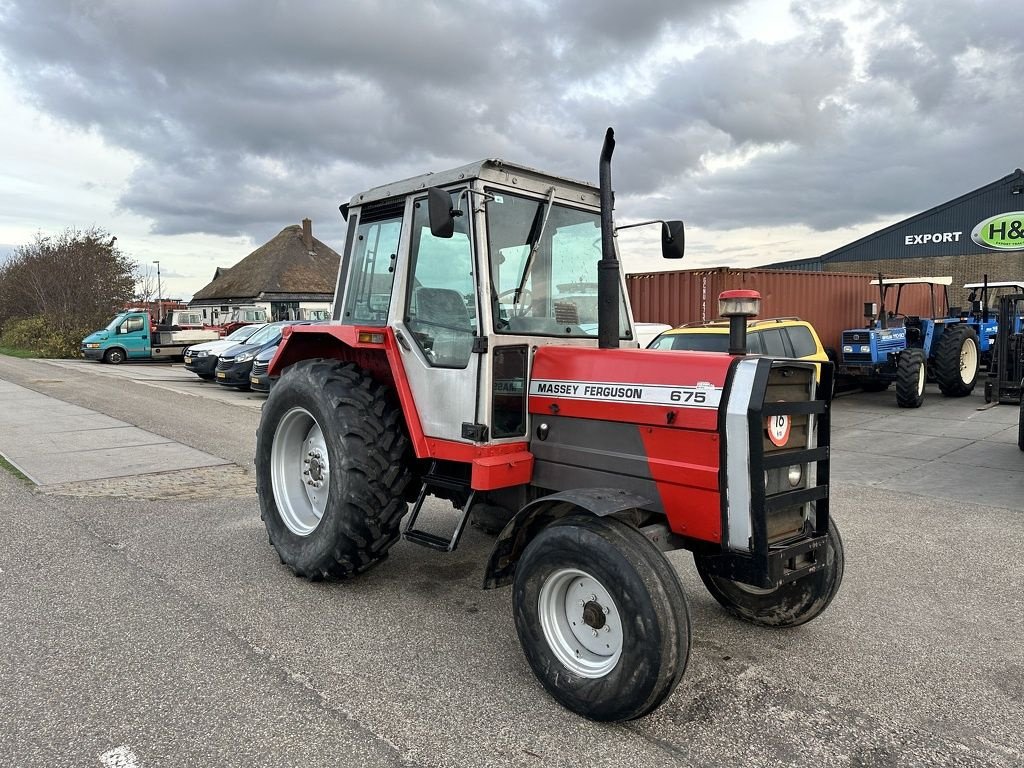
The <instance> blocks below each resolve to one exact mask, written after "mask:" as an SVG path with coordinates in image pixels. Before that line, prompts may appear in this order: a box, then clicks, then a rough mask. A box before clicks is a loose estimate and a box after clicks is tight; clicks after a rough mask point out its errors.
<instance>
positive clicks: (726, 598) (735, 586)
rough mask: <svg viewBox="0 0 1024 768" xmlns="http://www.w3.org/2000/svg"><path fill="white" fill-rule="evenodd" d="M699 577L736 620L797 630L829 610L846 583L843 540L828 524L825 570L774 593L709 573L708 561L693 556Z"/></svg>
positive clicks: (830, 522) (831, 521)
mask: <svg viewBox="0 0 1024 768" xmlns="http://www.w3.org/2000/svg"><path fill="white" fill-rule="evenodd" d="M693 560H694V562H695V563H696V565H697V573H698V574H700V578H701V581H703V582H704V586H706V587H707V588H708V592H710V593H711V596H712V597H714V598H715V600H717V601H718V602H719V603H721V604H722V605H723V606H725V609H726V610H727V611H729V613H731V614H732V615H733V616H736V617H737V618H740V619H743V620H744V621H749V622H750V623H751V624H760V625H761V626H765V627H796V626H799V625H800V624H805V623H807V622H808V621H810V620H811V619H813V618H814V617H815V616H818V615H819V614H820V613H821V612H822V611H824V610H825V609H826V608H828V605H829V603H831V602H832V598H834V597H835V596H836V593H837V592H838V591H839V585H840V584H842V582H843V568H844V565H845V562H846V560H845V558H844V556H843V540H842V538H841V537H840V536H839V529H838V528H837V527H836V524H835V521H834V520H830V521H829V529H828V543H827V544H826V546H825V567H824V568H822V569H821V570H819V571H815V572H814V573H812V574H810V575H809V576H804V577H803V578H802V579H797V580H796V581H791V582H789V583H788V584H783V585H782V586H779V587H775V588H774V589H760V588H758V587H752V586H749V585H747V584H741V583H740V582H738V581H732V580H731V579H726V578H724V577H722V576H715V575H713V574H712V573H710V572H709V569H708V565H707V557H706V556H705V555H701V554H698V553H697V552H694V554H693Z"/></svg>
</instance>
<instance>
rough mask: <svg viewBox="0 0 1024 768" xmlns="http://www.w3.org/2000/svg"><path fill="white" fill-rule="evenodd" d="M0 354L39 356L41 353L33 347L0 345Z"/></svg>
mask: <svg viewBox="0 0 1024 768" xmlns="http://www.w3.org/2000/svg"><path fill="white" fill-rule="evenodd" d="M0 355H7V356H8V357H39V353H38V352H36V351H34V350H31V349H18V348H17V347H0Z"/></svg>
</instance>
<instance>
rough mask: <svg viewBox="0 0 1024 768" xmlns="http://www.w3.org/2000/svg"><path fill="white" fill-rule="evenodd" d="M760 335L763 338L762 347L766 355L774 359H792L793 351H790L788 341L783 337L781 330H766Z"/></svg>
mask: <svg viewBox="0 0 1024 768" xmlns="http://www.w3.org/2000/svg"><path fill="white" fill-rule="evenodd" d="M758 335H760V337H761V345H762V347H763V348H764V354H766V355H771V356H773V357H792V356H793V351H792V350H791V349H789V347H788V346H787V344H786V340H785V339H784V338H783V337H782V329H781V328H766V329H764V330H763V331H761V332H760V333H759V334H758Z"/></svg>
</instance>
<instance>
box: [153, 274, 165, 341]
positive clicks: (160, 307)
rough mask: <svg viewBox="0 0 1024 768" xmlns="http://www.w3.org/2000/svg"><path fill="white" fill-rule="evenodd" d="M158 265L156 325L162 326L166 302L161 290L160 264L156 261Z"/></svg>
mask: <svg viewBox="0 0 1024 768" xmlns="http://www.w3.org/2000/svg"><path fill="white" fill-rule="evenodd" d="M153 263H154V264H156V306H157V309H156V324H157V325H160V324H161V323H162V322H163V319H164V301H163V298H162V297H163V291H162V290H161V288H160V262H159V261H154V262H153Z"/></svg>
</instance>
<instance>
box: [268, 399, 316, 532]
mask: <svg viewBox="0 0 1024 768" xmlns="http://www.w3.org/2000/svg"><path fill="white" fill-rule="evenodd" d="M270 467H271V482H272V486H273V491H274V501H275V503H276V504H277V507H278V511H279V512H280V514H281V519H282V520H283V521H284V523H285V525H286V526H288V529H289V530H290V531H291V532H292V533H294V534H296V535H297V536H308V535H309V534H311V533H312V532H313V531H314V530H316V528H317V527H318V526H319V525H320V520H321V519H322V518H323V516H324V512H325V511H326V509H327V499H328V495H329V492H330V477H331V467H330V460H329V458H328V453H327V441H326V440H325V439H324V434H323V431H322V430H321V429H320V425H319V424H318V423H317V421H316V419H314V418H313V416H312V414H310V412H309V411H307V410H306V409H304V408H293V409H291V410H290V411H288V412H287V413H286V414H285V415H284V416H282V417H281V421H280V422H279V423H278V426H277V429H276V431H275V434H274V441H273V445H272V448H271V457H270Z"/></svg>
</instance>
